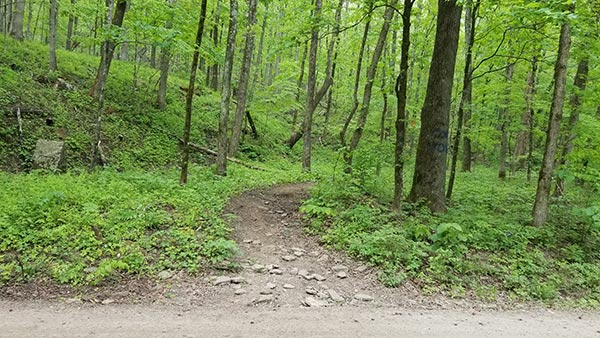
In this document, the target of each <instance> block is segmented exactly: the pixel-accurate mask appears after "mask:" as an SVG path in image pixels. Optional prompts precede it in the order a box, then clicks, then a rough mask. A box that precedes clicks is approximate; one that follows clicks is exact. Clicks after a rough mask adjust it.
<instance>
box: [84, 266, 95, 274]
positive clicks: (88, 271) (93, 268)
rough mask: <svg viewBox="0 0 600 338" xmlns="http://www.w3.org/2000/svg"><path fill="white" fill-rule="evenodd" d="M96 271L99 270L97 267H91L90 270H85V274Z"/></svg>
mask: <svg viewBox="0 0 600 338" xmlns="http://www.w3.org/2000/svg"><path fill="white" fill-rule="evenodd" d="M96 270H98V268H97V267H95V266H90V267H89V268H85V269H83V272H85V273H93V272H95V271H96Z"/></svg>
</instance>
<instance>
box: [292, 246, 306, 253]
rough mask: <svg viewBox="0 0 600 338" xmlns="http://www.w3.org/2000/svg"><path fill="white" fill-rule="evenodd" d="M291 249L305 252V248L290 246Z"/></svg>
mask: <svg viewBox="0 0 600 338" xmlns="http://www.w3.org/2000/svg"><path fill="white" fill-rule="evenodd" d="M291 250H292V251H297V252H306V250H304V249H302V248H298V247H292V249H291Z"/></svg>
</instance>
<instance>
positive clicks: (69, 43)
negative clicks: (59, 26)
mask: <svg viewBox="0 0 600 338" xmlns="http://www.w3.org/2000/svg"><path fill="white" fill-rule="evenodd" d="M75 1H76V0H71V8H70V10H69V22H68V23H67V42H66V43H65V49H66V50H71V48H72V46H73V28H74V27H75V21H76V20H77V16H75V14H74V12H75V9H74V7H75Z"/></svg>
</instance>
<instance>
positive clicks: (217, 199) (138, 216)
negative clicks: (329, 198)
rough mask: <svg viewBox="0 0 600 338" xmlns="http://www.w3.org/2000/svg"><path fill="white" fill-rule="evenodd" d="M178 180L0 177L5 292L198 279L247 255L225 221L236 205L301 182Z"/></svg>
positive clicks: (285, 176)
mask: <svg viewBox="0 0 600 338" xmlns="http://www.w3.org/2000/svg"><path fill="white" fill-rule="evenodd" d="M178 177H179V176H178V172H176V171H175V170H165V171H156V172H142V171H131V172H117V171H113V170H110V169H108V170H103V171H98V172H94V173H86V172H80V173H78V172H69V173H66V174H63V175H53V174H47V173H44V172H33V173H30V174H21V175H12V174H0V186H2V187H3V189H1V190H0V205H2V213H0V234H1V235H0V286H1V285H2V284H7V283H23V282H28V281H33V280H44V279H51V280H55V281H57V282H60V283H68V284H72V285H82V284H85V285H89V284H91V285H96V284H101V283H105V282H110V281H114V280H118V279H119V278H120V277H121V276H123V275H153V274H155V273H157V272H159V271H162V270H175V271H186V272H188V273H191V274H193V273H196V272H198V271H200V270H202V269H203V268H204V267H207V266H211V265H214V264H223V262H225V263H226V262H227V260H229V259H230V258H231V257H232V256H233V255H235V254H236V252H237V247H236V244H235V243H234V242H233V241H231V240H230V239H229V236H228V235H229V232H230V229H229V228H228V226H227V224H226V222H225V221H224V220H223V218H222V211H223V208H224V206H225V204H226V202H227V201H228V200H229V198H230V197H231V196H232V195H233V194H236V193H239V192H241V191H244V190H248V189H251V188H256V187H261V186H267V185H272V184H276V183H283V182H290V181H297V180H300V179H302V178H306V176H302V175H301V174H300V171H299V168H298V170H289V169H288V170H286V171H283V170H275V169H271V170H270V171H268V172H260V171H256V170H250V169H246V168H243V167H236V166H230V168H229V175H228V176H227V177H220V176H216V175H214V173H213V169H211V168H208V167H198V166H193V167H192V171H191V173H190V181H189V183H188V184H187V185H185V186H183V187H182V186H180V185H179V184H178Z"/></svg>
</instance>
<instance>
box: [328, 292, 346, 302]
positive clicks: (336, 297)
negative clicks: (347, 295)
mask: <svg viewBox="0 0 600 338" xmlns="http://www.w3.org/2000/svg"><path fill="white" fill-rule="evenodd" d="M327 293H328V294H329V298H331V300H332V301H334V302H336V303H343V302H344V301H345V299H344V297H342V296H340V294H339V293H337V292H335V291H334V290H331V289H330V290H327Z"/></svg>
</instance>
